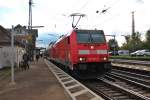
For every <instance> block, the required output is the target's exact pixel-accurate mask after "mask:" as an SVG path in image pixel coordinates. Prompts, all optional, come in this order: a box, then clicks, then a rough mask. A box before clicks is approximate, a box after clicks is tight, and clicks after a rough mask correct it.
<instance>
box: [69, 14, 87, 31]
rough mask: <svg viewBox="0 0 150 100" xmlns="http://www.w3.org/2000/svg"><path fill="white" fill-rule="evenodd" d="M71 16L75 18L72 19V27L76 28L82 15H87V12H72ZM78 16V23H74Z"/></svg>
mask: <svg viewBox="0 0 150 100" xmlns="http://www.w3.org/2000/svg"><path fill="white" fill-rule="evenodd" d="M70 16H71V17H73V20H72V28H73V29H74V28H76V26H77V24H78V23H79V21H80V19H81V17H85V16H86V15H85V14H81V13H72V14H71V15H70ZM77 16H78V17H79V18H78V20H77V22H76V24H74V20H75V17H77Z"/></svg>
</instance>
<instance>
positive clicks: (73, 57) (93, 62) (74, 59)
mask: <svg viewBox="0 0 150 100" xmlns="http://www.w3.org/2000/svg"><path fill="white" fill-rule="evenodd" d="M49 55H50V59H51V60H53V61H55V62H57V63H61V64H63V65H65V68H66V69H69V70H70V71H71V72H72V73H76V74H85V73H88V75H98V74H104V73H106V72H108V71H110V69H111V64H110V61H109V54H108V45H107V42H106V39H105V35H104V32H103V30H80V29H74V30H73V31H72V32H71V33H70V34H69V35H65V36H63V37H62V38H60V39H59V40H58V41H57V42H55V43H54V44H53V45H51V46H50V49H49Z"/></svg>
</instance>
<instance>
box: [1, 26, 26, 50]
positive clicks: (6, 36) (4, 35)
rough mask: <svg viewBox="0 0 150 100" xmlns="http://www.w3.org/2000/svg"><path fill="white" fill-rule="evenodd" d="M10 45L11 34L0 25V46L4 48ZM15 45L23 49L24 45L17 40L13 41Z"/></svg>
mask: <svg viewBox="0 0 150 100" xmlns="http://www.w3.org/2000/svg"><path fill="white" fill-rule="evenodd" d="M10 44H11V33H10V32H9V31H8V30H6V29H5V28H4V27H2V26H1V25H0V45H3V46H5V45H10ZM15 45H18V46H22V47H24V45H23V44H22V43H20V42H19V41H17V40H15Z"/></svg>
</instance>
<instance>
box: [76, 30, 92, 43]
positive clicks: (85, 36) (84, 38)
mask: <svg viewBox="0 0 150 100" xmlns="http://www.w3.org/2000/svg"><path fill="white" fill-rule="evenodd" d="M77 41H78V43H89V42H90V35H89V33H85V32H78V33H77Z"/></svg>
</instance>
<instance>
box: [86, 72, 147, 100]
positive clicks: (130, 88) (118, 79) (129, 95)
mask: <svg viewBox="0 0 150 100" xmlns="http://www.w3.org/2000/svg"><path fill="white" fill-rule="evenodd" d="M84 84H85V85H86V86H87V87H89V88H90V89H92V90H93V91H95V92H96V93H98V94H99V95H101V96H102V97H103V98H105V99H106V100H150V76H147V75H142V74H137V73H131V72H126V71H121V70H112V72H111V73H107V74H106V75H104V76H103V77H100V78H98V80H96V81H94V82H85V83H84Z"/></svg>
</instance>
